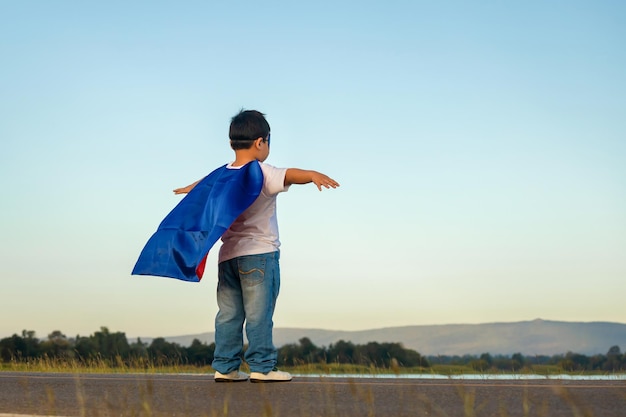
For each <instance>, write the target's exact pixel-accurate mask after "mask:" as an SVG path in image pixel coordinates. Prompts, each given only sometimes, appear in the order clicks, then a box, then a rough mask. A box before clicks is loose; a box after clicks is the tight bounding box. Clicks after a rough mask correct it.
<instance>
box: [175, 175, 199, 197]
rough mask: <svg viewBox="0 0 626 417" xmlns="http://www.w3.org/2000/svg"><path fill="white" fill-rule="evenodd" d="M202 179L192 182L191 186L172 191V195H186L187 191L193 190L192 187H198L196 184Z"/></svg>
mask: <svg viewBox="0 0 626 417" xmlns="http://www.w3.org/2000/svg"><path fill="white" fill-rule="evenodd" d="M202 179H204V178H202ZM202 179H199V180H198V181H196V182H194V183H193V184H189V185H188V186H186V187H181V188H176V189H175V190H174V194H187V193H188V192H189V191H191V190H193V187H195V186H196V185H198V183H199V182H200V181H202Z"/></svg>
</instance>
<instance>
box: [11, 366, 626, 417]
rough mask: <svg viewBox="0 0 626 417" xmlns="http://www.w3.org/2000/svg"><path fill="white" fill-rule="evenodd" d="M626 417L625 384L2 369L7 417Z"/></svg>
mask: <svg viewBox="0 0 626 417" xmlns="http://www.w3.org/2000/svg"><path fill="white" fill-rule="evenodd" d="M2 414H31V415H47V416H48V415H52V416H55V415H56V416H70V417H72V416H85V417H92V416H116V417H120V416H133V417H140V416H155V417H160V416H191V417H196V416H198V417H199V416H208V417H213V416H266V417H269V416H289V417H292V416H302V417H313V416H337V417H350V416H358V417H364V416H411V417H420V416H429V417H431V416H442V417H444V416H445V417H470V416H472V417H481V416H498V417H500V416H502V417H504V416H506V417H515V416H520V417H530V416H545V417H560V416H573V417H609V416H610V417H624V416H626V381H554V380H550V381H548V380H527V381H519V380H517V381H482V380H480V381H459V380H420V379H386V378H367V379H362V378H358V379H350V378H329V377H322V378H319V377H314V378H310V377H296V378H294V380H293V381H292V382H287V383H274V384H252V383H250V382H240V383H215V382H214V381H213V378H212V376H211V375H207V376H199V375H110V374H107V375H92V374H44V373H13V372H0V415H2Z"/></svg>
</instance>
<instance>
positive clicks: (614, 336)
mask: <svg viewBox="0 0 626 417" xmlns="http://www.w3.org/2000/svg"><path fill="white" fill-rule="evenodd" d="M303 337H308V338H309V339H311V341H312V342H313V343H314V344H316V345H317V346H328V345H330V344H331V343H335V342H337V341H339V340H344V341H350V342H352V343H354V344H365V343H368V342H380V343H382V342H397V343H402V344H403V345H404V347H406V348H409V349H414V350H416V351H418V352H419V353H421V354H422V355H465V354H470V355H480V354H481V353H490V354H492V355H497V354H504V355H510V354H513V353H517V352H519V353H522V354H524V355H555V354H561V353H567V352H568V351H571V352H576V353H581V354H584V355H594V354H600V353H601V354H606V353H607V352H608V350H609V348H610V347H612V346H616V345H617V346H619V347H620V348H621V349H622V350H626V324H621V323H607V322H589V323H583V322H563V321H549V320H541V319H537V320H533V321H522V322H515V323H484V324H445V325H430V326H405V327H388V328H383V329H373V330H361V331H338V330H322V329H294V328H276V329H274V343H275V344H276V346H283V345H285V344H289V343H298V340H300V339H301V338H303ZM165 339H166V340H168V341H169V342H175V343H178V344H180V345H182V346H188V345H190V344H191V342H192V341H193V339H198V340H200V341H202V342H206V343H211V342H213V341H214V333H212V332H211V333H201V334H196V335H187V336H175V337H166V338H165ZM142 340H143V341H148V342H150V341H151V339H150V338H142Z"/></svg>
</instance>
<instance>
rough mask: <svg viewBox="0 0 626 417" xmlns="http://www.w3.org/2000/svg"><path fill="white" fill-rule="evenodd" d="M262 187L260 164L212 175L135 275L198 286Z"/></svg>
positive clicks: (151, 244)
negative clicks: (214, 252)
mask: <svg viewBox="0 0 626 417" xmlns="http://www.w3.org/2000/svg"><path fill="white" fill-rule="evenodd" d="M262 187H263V172H262V171H261V166H260V165H259V163H258V162H257V161H252V162H250V163H248V164H246V165H245V166H244V167H242V168H240V169H228V168H226V165H224V166H222V167H220V168H218V169H216V170H215V171H213V172H211V173H210V174H209V175H207V176H206V177H205V178H204V179H202V180H201V181H200V182H199V183H198V184H197V185H196V186H195V187H194V188H193V189H192V190H191V191H190V192H189V194H187V195H186V196H185V198H183V199H182V200H181V201H180V202H179V203H178V205H177V206H176V207H174V209H173V210H172V211H171V212H170V213H169V214H168V215H167V217H165V219H163V221H162V222H161V224H160V225H159V227H158V229H157V231H156V232H155V233H154V234H153V235H152V237H151V238H150V239H149V240H148V243H146V246H145V247H144V248H143V250H142V251H141V254H140V255H139V259H138V260H137V263H136V264H135V268H133V272H132V274H133V275H155V276H161V277H170V278H178V279H181V280H183V281H193V282H199V281H200V280H201V279H202V275H203V273H204V266H205V263H206V257H207V254H208V253H209V250H210V249H211V247H213V245H214V244H215V242H217V240H218V239H219V238H220V237H221V236H222V235H223V234H224V232H225V231H226V230H227V229H228V228H229V227H230V225H231V224H232V223H233V222H234V221H235V219H236V218H237V217H239V215H240V214H241V213H243V212H244V211H245V210H246V209H247V208H248V207H250V205H251V204H252V203H253V202H254V200H256V199H257V197H258V196H259V194H260V193H261V188H262Z"/></svg>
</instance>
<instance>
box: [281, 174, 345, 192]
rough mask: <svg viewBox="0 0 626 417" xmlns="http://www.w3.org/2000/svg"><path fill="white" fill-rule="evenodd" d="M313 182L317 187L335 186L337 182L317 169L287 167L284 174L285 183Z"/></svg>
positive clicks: (337, 184) (337, 185) (319, 188)
mask: <svg viewBox="0 0 626 417" xmlns="http://www.w3.org/2000/svg"><path fill="white" fill-rule="evenodd" d="M310 182H312V183H315V185H317V189H318V190H320V191H322V187H324V188H337V187H339V183H338V182H337V181H335V180H334V179H332V178H330V177H329V176H327V175H324V174H322V173H321V172H317V171H310V170H305V169H298V168H288V169H287V173H286V174H285V185H286V186H287V185H292V184H308V183H310Z"/></svg>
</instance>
